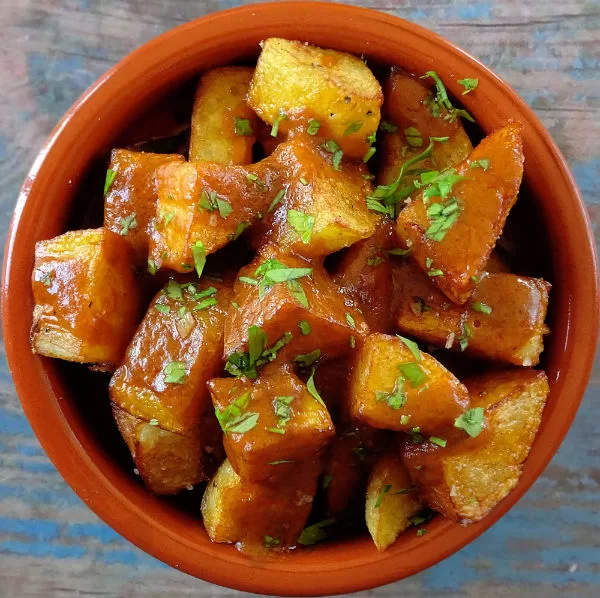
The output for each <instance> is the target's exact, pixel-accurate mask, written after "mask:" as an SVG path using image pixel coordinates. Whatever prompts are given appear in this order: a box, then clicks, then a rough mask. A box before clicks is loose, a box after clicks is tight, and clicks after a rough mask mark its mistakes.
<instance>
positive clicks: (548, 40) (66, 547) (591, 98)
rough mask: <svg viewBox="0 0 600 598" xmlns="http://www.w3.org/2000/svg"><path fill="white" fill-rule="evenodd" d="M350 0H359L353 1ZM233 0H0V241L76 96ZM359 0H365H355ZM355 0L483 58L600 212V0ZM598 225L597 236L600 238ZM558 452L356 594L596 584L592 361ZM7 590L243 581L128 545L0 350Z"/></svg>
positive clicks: (181, 592) (136, 591) (208, 588)
mask: <svg viewBox="0 0 600 598" xmlns="http://www.w3.org/2000/svg"><path fill="white" fill-rule="evenodd" d="M349 3H354V2H349ZM238 4H242V3H241V2H235V1H229V0H205V1H200V0H198V1H195V2H189V1H186V0H98V1H93V0H78V1H77V0H47V1H44V2H43V1H41V0H37V1H36V0H23V1H19V0H1V1H0V23H1V24H2V32H3V38H4V39H3V42H4V43H3V47H2V51H1V52H0V76H1V78H2V79H1V80H2V82H3V91H2V94H1V95H0V180H2V186H1V190H0V209H1V210H2V213H3V215H4V217H3V218H2V220H1V223H0V234H1V237H2V244H3V243H4V238H5V236H6V229H7V225H8V219H9V216H10V213H11V211H12V208H13V206H14V202H15V199H16V196H17V194H18V191H19V188H20V186H21V183H22V181H23V179H24V177H25V174H26V171H27V170H28V168H29V166H30V164H31V163H32V161H33V159H34V157H35V155H36V154H37V152H38V150H39V148H40V147H41V144H42V143H43V140H44V138H45V137H46V135H47V134H48V133H49V132H50V131H51V129H52V127H53V126H54V125H55V124H56V122H57V121H58V119H59V118H60V117H61V116H62V114H63V113H64V112H65V110H66V109H67V108H68V107H69V106H70V105H71V104H72V102H73V101H74V100H75V99H76V98H77V97H78V96H79V95H80V94H81V93H82V92H83V91H84V90H85V89H86V88H87V87H88V86H89V85H90V84H91V83H93V82H94V81H95V80H96V79H97V78H98V77H99V76H100V75H101V74H102V73H104V72H105V71H106V69H108V68H109V67H110V66H111V65H113V64H114V63H115V62H117V61H118V60H119V59H121V58H122V57H123V56H125V55H126V54H128V53H129V52H131V51H132V50H133V49H134V48H136V47H138V46H139V45H141V44H142V43H144V42H146V41H147V40H149V39H151V38H153V37H155V36H156V35H158V34H159V33H161V32H163V31H165V30H167V29H170V28H172V27H175V26H177V25H179V24H181V23H184V22H186V21H188V20H190V19H192V18H196V17H199V16H202V15H204V14H207V13H210V12H213V11H215V10H219V9H222V8H229V7H232V6H235V5H238ZM356 4H359V3H358V2H356ZM360 4H362V5H365V6H370V7H372V8H376V9H378V10H382V11H385V12H389V13H391V14H395V15H398V16H401V17H404V18H406V19H409V20H411V21H414V22H417V23H419V24H422V25H424V26H426V27H428V28H430V29H432V30H434V31H436V32H438V33H440V34H441V35H443V36H445V37H447V38H448V39H450V40H452V41H453V42H455V43H457V44H458V45H460V46H461V47H463V48H465V49H466V50H467V51H469V52H470V53H472V54H474V55H475V56H477V57H478V58H480V59H481V60H482V61H483V62H484V63H486V64H487V65H489V66H490V67H491V68H492V69H494V70H495V71H496V72H497V73H498V74H499V75H500V76H502V77H503V78H504V79H505V80H506V81H508V82H509V83H510V84H511V85H512V86H513V87H515V88H516V90H517V91H518V92H519V93H520V94H521V95H522V97H523V98H524V99H525V100H526V101H527V102H528V103H529V105H530V106H532V108H533V109H534V110H535V111H536V113H537V114H538V115H539V117H540V118H541V120H542V121H543V123H544V124H545V126H546V127H547V128H548V129H549V130H550V132H551V133H552V135H553V137H554V139H555V140H556V141H557V143H558V144H559V146H560V148H561V150H562V151H563V153H564V154H565V156H566V158H567V160H568V161H569V163H570V165H571V167H572V169H573V172H574V174H575V176H576V178H577V181H578V183H579V186H580V188H581V191H582V193H583V195H584V198H585V200H586V202H587V205H588V208H589V211H590V214H591V216H592V220H593V223H594V227H595V231H596V235H598V234H599V232H598V224H599V223H600V185H598V183H597V181H598V178H599V176H600V141H599V139H600V77H599V75H600V4H599V3H598V2H597V0H561V1H559V0H545V1H544V2H525V1H523V0H504V1H502V0H483V1H476V0H418V1H417V0H406V1H400V0H398V1H393V0H389V1H384V0H372V1H363V2H360ZM597 239H598V237H597ZM598 366H599V364H598V360H597V363H596V367H595V369H594V373H593V376H592V381H591V384H590V386H589V388H588V391H587V394H586V397H585V399H584V402H583V405H582V407H581V410H580V413H579V416H578V417H577V420H576V422H575V424H574V426H573V428H572V429H571V432H570V434H569V435H568V437H567V439H566V440H565V442H564V443H563V445H562V447H561V449H560V451H559V452H558V454H557V455H556V457H555V458H554V460H553V461H552V463H551V465H550V466H549V467H548V469H547V470H546V472H545V474H544V475H543V476H542V477H541V478H540V479H539V480H538V482H537V483H536V484H535V486H534V487H533V488H532V489H531V491H530V492H529V493H528V494H527V495H526V496H525V497H524V498H523V499H522V500H521V502H520V503H519V504H518V505H517V506H516V507H515V508H514V509H512V510H511V511H510V512H509V513H508V514H507V515H506V516H505V517H504V518H503V519H502V520H501V521H500V522H499V523H498V524H497V525H495V526H494V527H493V528H492V529H490V530H489V531H488V532H486V533H485V534H484V535H483V536H482V537H481V538H479V539H478V540H477V541H476V542H474V543H473V544H471V545H470V546H468V547H466V548H465V549H463V550H462V551H461V552H459V553H458V554H456V555H454V556H452V557H450V558H449V559H447V560H446V561H444V562H443V563H441V564H439V565H438V566H436V567H434V568H433V569H431V570H429V571H425V572H423V573H421V574H420V575H417V576H415V577H413V578H411V579H409V580H406V581H404V582H400V583H397V584H393V585H390V586H387V587H384V588H380V589H378V590H374V591H371V592H364V593H362V594H360V595H361V596H377V597H381V598H383V597H384V596H389V597H392V596H398V595H403V596H406V597H407V598H409V597H413V596H414V597H416V596H423V595H426V596H444V597H458V596H486V597H501V596H502V597H505V596H514V595H517V594H519V595H525V596H532V597H538V596H539V597H540V598H541V597H544V598H554V597H556V598H559V597H564V596H570V597H571V596H572V597H574V596H577V597H583V596H590V597H591V596H598V595H600V515H599V513H600V440H599V438H600V367H598ZM0 579H1V580H2V584H0V595H1V596H7V597H23V598H28V597H32V598H38V597H42V596H43V597H53V598H54V597H60V598H63V597H64V598H67V597H72V596H102V597H109V596H115V597H116V596H118V597H127V598H138V597H140V598H141V597H143V598H152V597H155V596H156V597H159V596H160V597H161V598H162V597H164V596H192V595H193V596H202V597H204V598H208V597H213V596H214V597H220V598H223V597H226V596H242V594H241V593H239V592H234V591H231V590H226V589H222V588H218V587H216V586H212V585H210V584H207V583H204V582H201V581H198V580H195V579H193V578H191V577H188V576H186V575H184V574H182V573H179V572H177V571H175V570H173V569H169V568H167V567H166V566H164V565H162V564H161V563H159V562H158V561H156V560H155V559H153V558H151V557H149V556H147V555H145V554H144V553H142V552H141V551H140V550H138V549H137V548H135V547H133V546H132V545H131V544H129V543H128V542H127V541H125V540H124V539H123V538H121V537H120V536H119V535H118V534H116V533H115V532H114V531H112V530H111V529H110V528H108V527H107V526H106V525H104V524H103V523H102V522H101V521H99V520H98V518H97V517H96V516H95V515H94V514H93V513H92V512H91V511H90V510H89V509H88V508H87V507H86V506H85V505H84V504H83V503H82V502H81V501H80V500H79V499H78V498H77V497H76V496H75V494H74V493H73V492H72V491H71V490H70V488H69V487H68V486H67V485H66V484H65V483H64V482H63V480H62V478H61V477H60V475H59V474H58V473H57V472H56V470H55V469H54V467H53V466H52V464H51V463H50V462H49V461H48V459H47V457H46V456H45V454H44V452H43V451H42V450H41V448H40V447H39V445H38V443H37V441H36V439H35V437H34V436H33V434H32V432H31V429H30V427H29V425H28V423H27V420H26V419H25V417H24V415H23V413H22V411H21V408H20V405H19V402H18V399H17V397H16V395H15V392H14V388H13V386H12V382H11V378H10V374H9V372H8V368H7V366H6V362H5V359H4V355H2V363H1V365H0Z"/></svg>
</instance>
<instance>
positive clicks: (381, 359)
mask: <svg viewBox="0 0 600 598" xmlns="http://www.w3.org/2000/svg"><path fill="white" fill-rule="evenodd" d="M409 342H410V341H409ZM349 400H350V409H351V412H352V416H353V417H354V418H355V419H356V420H358V421H362V422H364V423H367V424H369V425H370V426H373V427H374V428H383V429H387V430H396V431H400V432H410V431H412V430H415V429H418V431H420V432H423V433H425V434H435V433H436V432H437V431H438V430H440V429H442V428H444V427H445V426H448V425H452V423H453V422H454V420H455V419H456V418H457V417H458V416H459V415H460V414H461V413H463V412H464V411H465V409H467V408H468V406H469V395H468V393H467V389H466V388H465V387H464V386H463V385H462V384H461V383H460V382H459V381H458V380H457V379H456V378H455V377H454V375H453V374H452V373H451V372H449V371H448V370H447V369H446V368H444V366H443V365H442V364H441V363H439V362H438V361H436V360H435V359H434V358H433V357H431V355H428V354H427V353H424V352H423V351H420V350H419V349H418V347H416V345H412V344H411V346H410V347H409V346H408V345H407V344H406V343H405V342H404V341H403V340H401V339H400V338H398V337H397V336H389V335H385V334H378V333H377V334H371V335H369V336H368V337H367V338H366V340H365V341H364V344H363V345H362V346H361V347H359V348H358V355H357V360H356V364H355V367H354V371H353V375H352V380H351V382H350V397H349Z"/></svg>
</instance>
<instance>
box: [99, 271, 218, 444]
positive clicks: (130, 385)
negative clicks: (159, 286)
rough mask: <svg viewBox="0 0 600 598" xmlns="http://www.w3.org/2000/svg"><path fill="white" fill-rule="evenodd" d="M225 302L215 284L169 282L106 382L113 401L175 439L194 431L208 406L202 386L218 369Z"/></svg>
mask: <svg viewBox="0 0 600 598" xmlns="http://www.w3.org/2000/svg"><path fill="white" fill-rule="evenodd" d="M213 284H215V286H212V285H213ZM229 303H230V291H229V289H227V288H226V287H224V286H221V285H219V284H218V283H211V286H208V284H207V283H202V284H200V285H197V286H196V285H191V286H190V285H189V284H186V285H180V284H178V283H177V282H175V281H174V280H171V281H169V283H168V285H167V286H166V287H165V288H164V289H163V290H162V291H160V292H159V293H158V294H157V295H156V297H155V298H154V300H153V301H152V303H151V304H150V307H149V308H148V312H147V313H146V315H145V316H144V319H143V320H142V323H141V324H140V326H139V328H138V330H137V332H136V333H135V336H134V337H133V340H132V341H131V344H130V345H129V348H128V349H127V354H126V356H125V361H124V363H123V365H121V367H119V368H118V369H117V371H116V372H115V373H114V375H113V377H112V379H111V381H110V386H109V391H110V397H111V400H112V402H113V403H115V404H116V405H117V406H119V407H120V408H121V409H124V410H125V411H127V412H128V413H130V414H131V415H134V416H136V417H138V418H140V419H143V420H146V421H149V420H152V419H155V420H157V421H158V424H159V426H160V427H161V428H163V429H165V430H168V431H170V432H175V433H177V434H184V433H186V432H188V431H190V430H191V429H192V428H194V427H195V426H197V425H198V424H199V422H200V420H201V418H202V414H203V413H204V411H205V409H206V407H207V405H208V404H209V402H210V398H209V393H208V389H207V388H206V382H207V380H209V379H210V378H213V377H214V376H215V375H216V374H217V373H218V371H219V370H220V367H221V355H222V352H223V327H224V320H225V316H226V314H227V310H228V309H229Z"/></svg>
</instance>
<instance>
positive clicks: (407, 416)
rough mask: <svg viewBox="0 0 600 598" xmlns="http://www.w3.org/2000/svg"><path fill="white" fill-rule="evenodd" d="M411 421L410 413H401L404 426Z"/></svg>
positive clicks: (401, 421)
mask: <svg viewBox="0 0 600 598" xmlns="http://www.w3.org/2000/svg"><path fill="white" fill-rule="evenodd" d="M409 421H410V415H401V416H400V423H401V424H402V425H403V426H407V425H408V422H409Z"/></svg>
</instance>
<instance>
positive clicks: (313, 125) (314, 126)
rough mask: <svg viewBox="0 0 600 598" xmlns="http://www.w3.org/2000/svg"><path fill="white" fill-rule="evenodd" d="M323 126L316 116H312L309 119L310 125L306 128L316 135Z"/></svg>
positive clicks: (310, 133) (308, 131)
mask: <svg viewBox="0 0 600 598" xmlns="http://www.w3.org/2000/svg"><path fill="white" fill-rule="evenodd" d="M320 128H321V123H320V122H319V121H318V120H316V119H315V118H311V119H310V120H309V121H308V127H307V128H306V132H307V133H308V134H309V135H316V134H317V133H318V132H319V129H320Z"/></svg>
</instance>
